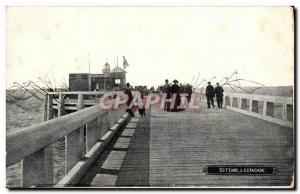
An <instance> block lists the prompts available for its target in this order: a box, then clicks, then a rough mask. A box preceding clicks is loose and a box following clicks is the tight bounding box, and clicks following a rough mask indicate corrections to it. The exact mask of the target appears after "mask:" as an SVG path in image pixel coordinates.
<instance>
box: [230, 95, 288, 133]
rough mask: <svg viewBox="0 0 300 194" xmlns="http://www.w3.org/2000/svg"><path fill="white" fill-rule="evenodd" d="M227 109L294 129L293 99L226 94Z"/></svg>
mask: <svg viewBox="0 0 300 194" xmlns="http://www.w3.org/2000/svg"><path fill="white" fill-rule="evenodd" d="M224 103H225V106H226V108H227V109H229V110H233V111H236V112H239V113H242V114H246V115H250V116H253V117H256V118H260V119H263V120H266V121H269V122H272V123H276V124H279V125H283V126H286V127H289V128H293V117H294V114H293V110H294V108H293V98H292V97H281V96H266V95H254V94H243V93H225V94H224Z"/></svg>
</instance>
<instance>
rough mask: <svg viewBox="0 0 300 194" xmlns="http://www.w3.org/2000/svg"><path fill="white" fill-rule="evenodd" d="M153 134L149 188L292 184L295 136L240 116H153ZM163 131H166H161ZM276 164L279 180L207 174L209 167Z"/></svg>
mask: <svg viewBox="0 0 300 194" xmlns="http://www.w3.org/2000/svg"><path fill="white" fill-rule="evenodd" d="M153 115H155V116H153V117H152V118H151V132H150V133H151V134H150V137H151V139H150V150H151V151H150V185H151V186H187V185H189V186H247V185H255V186H268V185H277V186H278V185H289V184H290V182H291V177H292V172H293V131H292V130H291V129H289V128H286V127H281V126H279V125H276V124H272V123H269V122H266V121H262V120H259V119H256V118H253V117H250V116H245V115H242V114H239V113H236V112H232V111H228V110H224V109H222V110H218V109H210V110H208V109H204V110H202V111H201V112H200V113H198V114H197V113H188V112H179V113H166V112H162V111H159V110H157V111H156V112H154V111H153ZM162 126H163V127H162ZM232 164H236V165H241V164H243V165H245V164H251V165H271V166H273V165H275V166H276V167H278V168H280V172H279V174H278V175H276V176H216V175H205V174H204V173H203V168H204V167H205V165H232Z"/></svg>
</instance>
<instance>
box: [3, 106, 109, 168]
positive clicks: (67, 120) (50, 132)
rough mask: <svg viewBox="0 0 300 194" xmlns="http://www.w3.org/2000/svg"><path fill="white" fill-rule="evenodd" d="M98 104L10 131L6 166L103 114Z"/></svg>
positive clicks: (7, 140) (7, 137)
mask: <svg viewBox="0 0 300 194" xmlns="http://www.w3.org/2000/svg"><path fill="white" fill-rule="evenodd" d="M104 113H105V111H103V110H102V108H101V106H100V104H98V105H95V106H92V107H90V108H85V109H82V110H80V111H77V112H74V113H71V114H68V115H64V116H61V117H58V118H56V119H52V120H48V121H44V122H42V123H38V124H35V125H33V126H29V127H25V128H21V129H17V130H14V131H13V132H10V133H8V134H7V136H6V142H7V143H6V166H10V165H12V164H14V163H16V162H18V161H20V160H21V159H22V158H24V157H26V156H29V155H31V154H33V153H35V152H37V151H38V150H40V149H42V148H44V147H46V146H48V145H50V144H51V143H54V142H56V141H57V140H58V139H60V138H62V137H64V136H66V135H68V134H69V133H71V132H73V131H75V130H76V129H78V128H80V127H82V126H84V125H85V124H87V123H88V122H90V121H92V120H94V119H96V118H97V117H99V116H101V115H103V114H104Z"/></svg>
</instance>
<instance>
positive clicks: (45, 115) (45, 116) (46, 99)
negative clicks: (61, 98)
mask: <svg viewBox="0 0 300 194" xmlns="http://www.w3.org/2000/svg"><path fill="white" fill-rule="evenodd" d="M47 105H48V94H46V95H45V99H44V121H47V118H48V116H47V113H48V108H47V107H48V106H47Z"/></svg>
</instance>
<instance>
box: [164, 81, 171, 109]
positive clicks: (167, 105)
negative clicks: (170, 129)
mask: <svg viewBox="0 0 300 194" xmlns="http://www.w3.org/2000/svg"><path fill="white" fill-rule="evenodd" d="M163 92H164V93H165V94H167V96H166V99H168V100H169V99H170V98H171V87H170V84H169V80H167V79H166V80H165V85H164V87H163ZM170 105H171V102H165V107H164V110H166V111H170Z"/></svg>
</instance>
